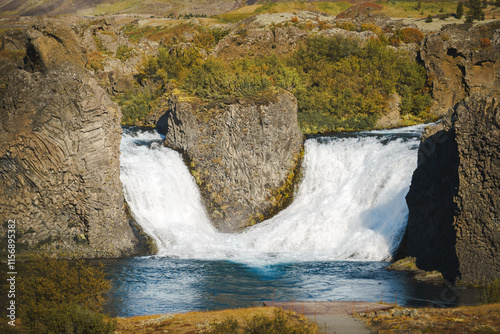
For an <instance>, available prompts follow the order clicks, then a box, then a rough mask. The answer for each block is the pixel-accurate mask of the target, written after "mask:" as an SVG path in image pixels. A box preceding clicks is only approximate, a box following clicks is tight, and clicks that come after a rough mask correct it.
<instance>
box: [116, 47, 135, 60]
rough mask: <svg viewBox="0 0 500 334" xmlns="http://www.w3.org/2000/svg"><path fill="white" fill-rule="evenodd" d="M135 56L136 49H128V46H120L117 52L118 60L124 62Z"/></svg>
mask: <svg viewBox="0 0 500 334" xmlns="http://www.w3.org/2000/svg"><path fill="white" fill-rule="evenodd" d="M133 55H134V49H133V48H130V47H128V46H127V45H120V46H119V47H118V49H117V50H116V58H118V59H119V60H121V61H122V62H125V61H127V60H128V59H130V58H131V57H132V56H133Z"/></svg>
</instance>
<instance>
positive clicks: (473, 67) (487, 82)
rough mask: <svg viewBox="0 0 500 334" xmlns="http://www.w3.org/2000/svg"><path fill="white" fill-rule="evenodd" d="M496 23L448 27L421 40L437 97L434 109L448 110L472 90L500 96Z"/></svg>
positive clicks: (499, 46) (439, 112)
mask: <svg viewBox="0 0 500 334" xmlns="http://www.w3.org/2000/svg"><path fill="white" fill-rule="evenodd" d="M498 35H500V32H499V31H495V27H494V26H491V27H490V26H489V25H484V26H481V27H479V28H476V29H475V30H473V29H471V30H464V29H463V28H457V27H455V26H450V27H447V28H446V29H444V30H442V31H440V32H439V33H436V34H429V35H427V36H426V37H425V39H424V40H423V42H422V49H421V52H420V57H421V59H422V60H423V62H424V64H425V67H426V69H427V73H428V76H429V79H430V82H431V88H432V94H433V98H434V100H435V101H436V102H435V105H434V106H433V108H432V110H431V112H432V113H434V114H435V115H438V116H445V115H446V113H447V111H448V110H449V109H450V108H452V107H453V106H454V105H455V104H457V103H459V102H460V101H462V100H463V99H464V98H465V97H467V96H470V95H473V94H481V95H484V96H492V97H494V96H500V43H499V42H500V41H499V38H498Z"/></svg>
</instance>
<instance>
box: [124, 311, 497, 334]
mask: <svg viewBox="0 0 500 334" xmlns="http://www.w3.org/2000/svg"><path fill="white" fill-rule="evenodd" d="M275 310H276V309H275V308H272V307H269V308H268V307H253V308H240V309H232V310H222V311H207V312H189V313H184V314H175V315H174V314H169V315H153V316H138V317H130V318H116V321H117V329H116V332H117V333H137V334H139V333H158V332H163V331H168V333H210V332H211V329H212V327H213V326H214V324H216V323H222V322H223V321H224V320H227V319H235V320H237V321H238V322H239V323H240V324H242V325H243V324H245V323H246V322H247V321H248V319H251V318H253V317H254V316H265V317H272V316H273V314H274V312H275ZM415 310H416V312H412V314H413V316H404V315H399V316H397V315H398V314H399V313H402V314H403V313H405V312H404V308H401V307H396V308H394V311H392V312H381V313H377V315H375V313H372V315H373V316H371V315H370V314H369V315H368V316H365V314H357V315H356V318H357V319H358V320H360V321H362V322H363V323H364V324H365V325H366V326H367V327H368V328H369V329H370V330H371V331H373V332H376V333H413V332H418V333H421V332H423V333H499V332H500V317H499V316H498V315H499V314H500V304H491V305H478V306H462V307H456V308H418V309H413V311H415ZM299 311H300V310H299ZM398 312H399V313H398ZM394 314H396V316H395V315H394ZM415 314H416V315H415ZM291 319H292V320H293V321H295V322H296V323H297V324H301V325H307V322H309V323H310V324H311V325H314V321H312V320H307V319H306V318H304V317H303V316H302V315H300V314H297V315H295V316H293V317H291ZM311 330H312V333H315V331H314V327H311ZM318 330H319V332H320V333H321V332H322V331H321V330H323V328H321V329H318Z"/></svg>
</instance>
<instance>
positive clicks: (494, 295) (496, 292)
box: [479, 280, 500, 304]
mask: <svg viewBox="0 0 500 334" xmlns="http://www.w3.org/2000/svg"><path fill="white" fill-rule="evenodd" d="M479 302H480V303H481V304H495V303H500V280H496V281H493V282H491V283H490V284H488V285H487V286H486V287H485V288H484V290H483V293H482V294H481V296H480V297H479Z"/></svg>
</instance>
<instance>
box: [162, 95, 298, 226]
mask: <svg viewBox="0 0 500 334" xmlns="http://www.w3.org/2000/svg"><path fill="white" fill-rule="evenodd" d="M197 108H198V107H196V106H195V105H194V104H193V103H191V102H181V101H179V100H178V99H177V98H175V97H174V98H172V99H171V101H170V103H169V106H168V111H167V112H166V114H165V115H164V116H163V117H162V118H161V119H160V121H159V122H158V128H159V130H160V132H163V133H165V134H166V140H165V143H166V144H167V145H168V146H171V147H173V148H175V149H178V150H181V151H183V152H185V153H186V155H187V157H188V160H189V163H190V167H191V171H192V173H193V175H194V176H195V178H196V181H197V183H198V185H199V186H200V189H201V192H202V195H203V197H204V201H205V206H206V207H207V211H208V213H209V215H210V218H211V221H212V222H213V224H214V225H215V226H216V227H217V228H218V229H219V230H221V231H225V232H233V231H236V230H238V229H239V228H242V227H244V226H247V225H251V224H254V223H257V222H260V221H262V220H263V219H265V218H266V217H267V216H269V215H271V214H273V213H274V212H276V210H278V209H279V208H280V207H282V206H283V205H285V204H286V203H287V201H289V200H290V199H291V194H292V192H293V183H294V178H295V177H296V176H297V168H298V166H299V162H300V158H301V153H302V148H303V139H302V134H301V132H300V130H299V127H298V123H297V101H296V99H295V97H294V96H293V95H292V94H290V93H288V92H284V91H282V92H280V93H277V95H276V97H275V99H274V100H272V101H268V102H259V103H257V102H239V103H234V104H231V105H225V106H222V107H218V108H213V109H210V110H203V112H199V111H198V109H197Z"/></svg>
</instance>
